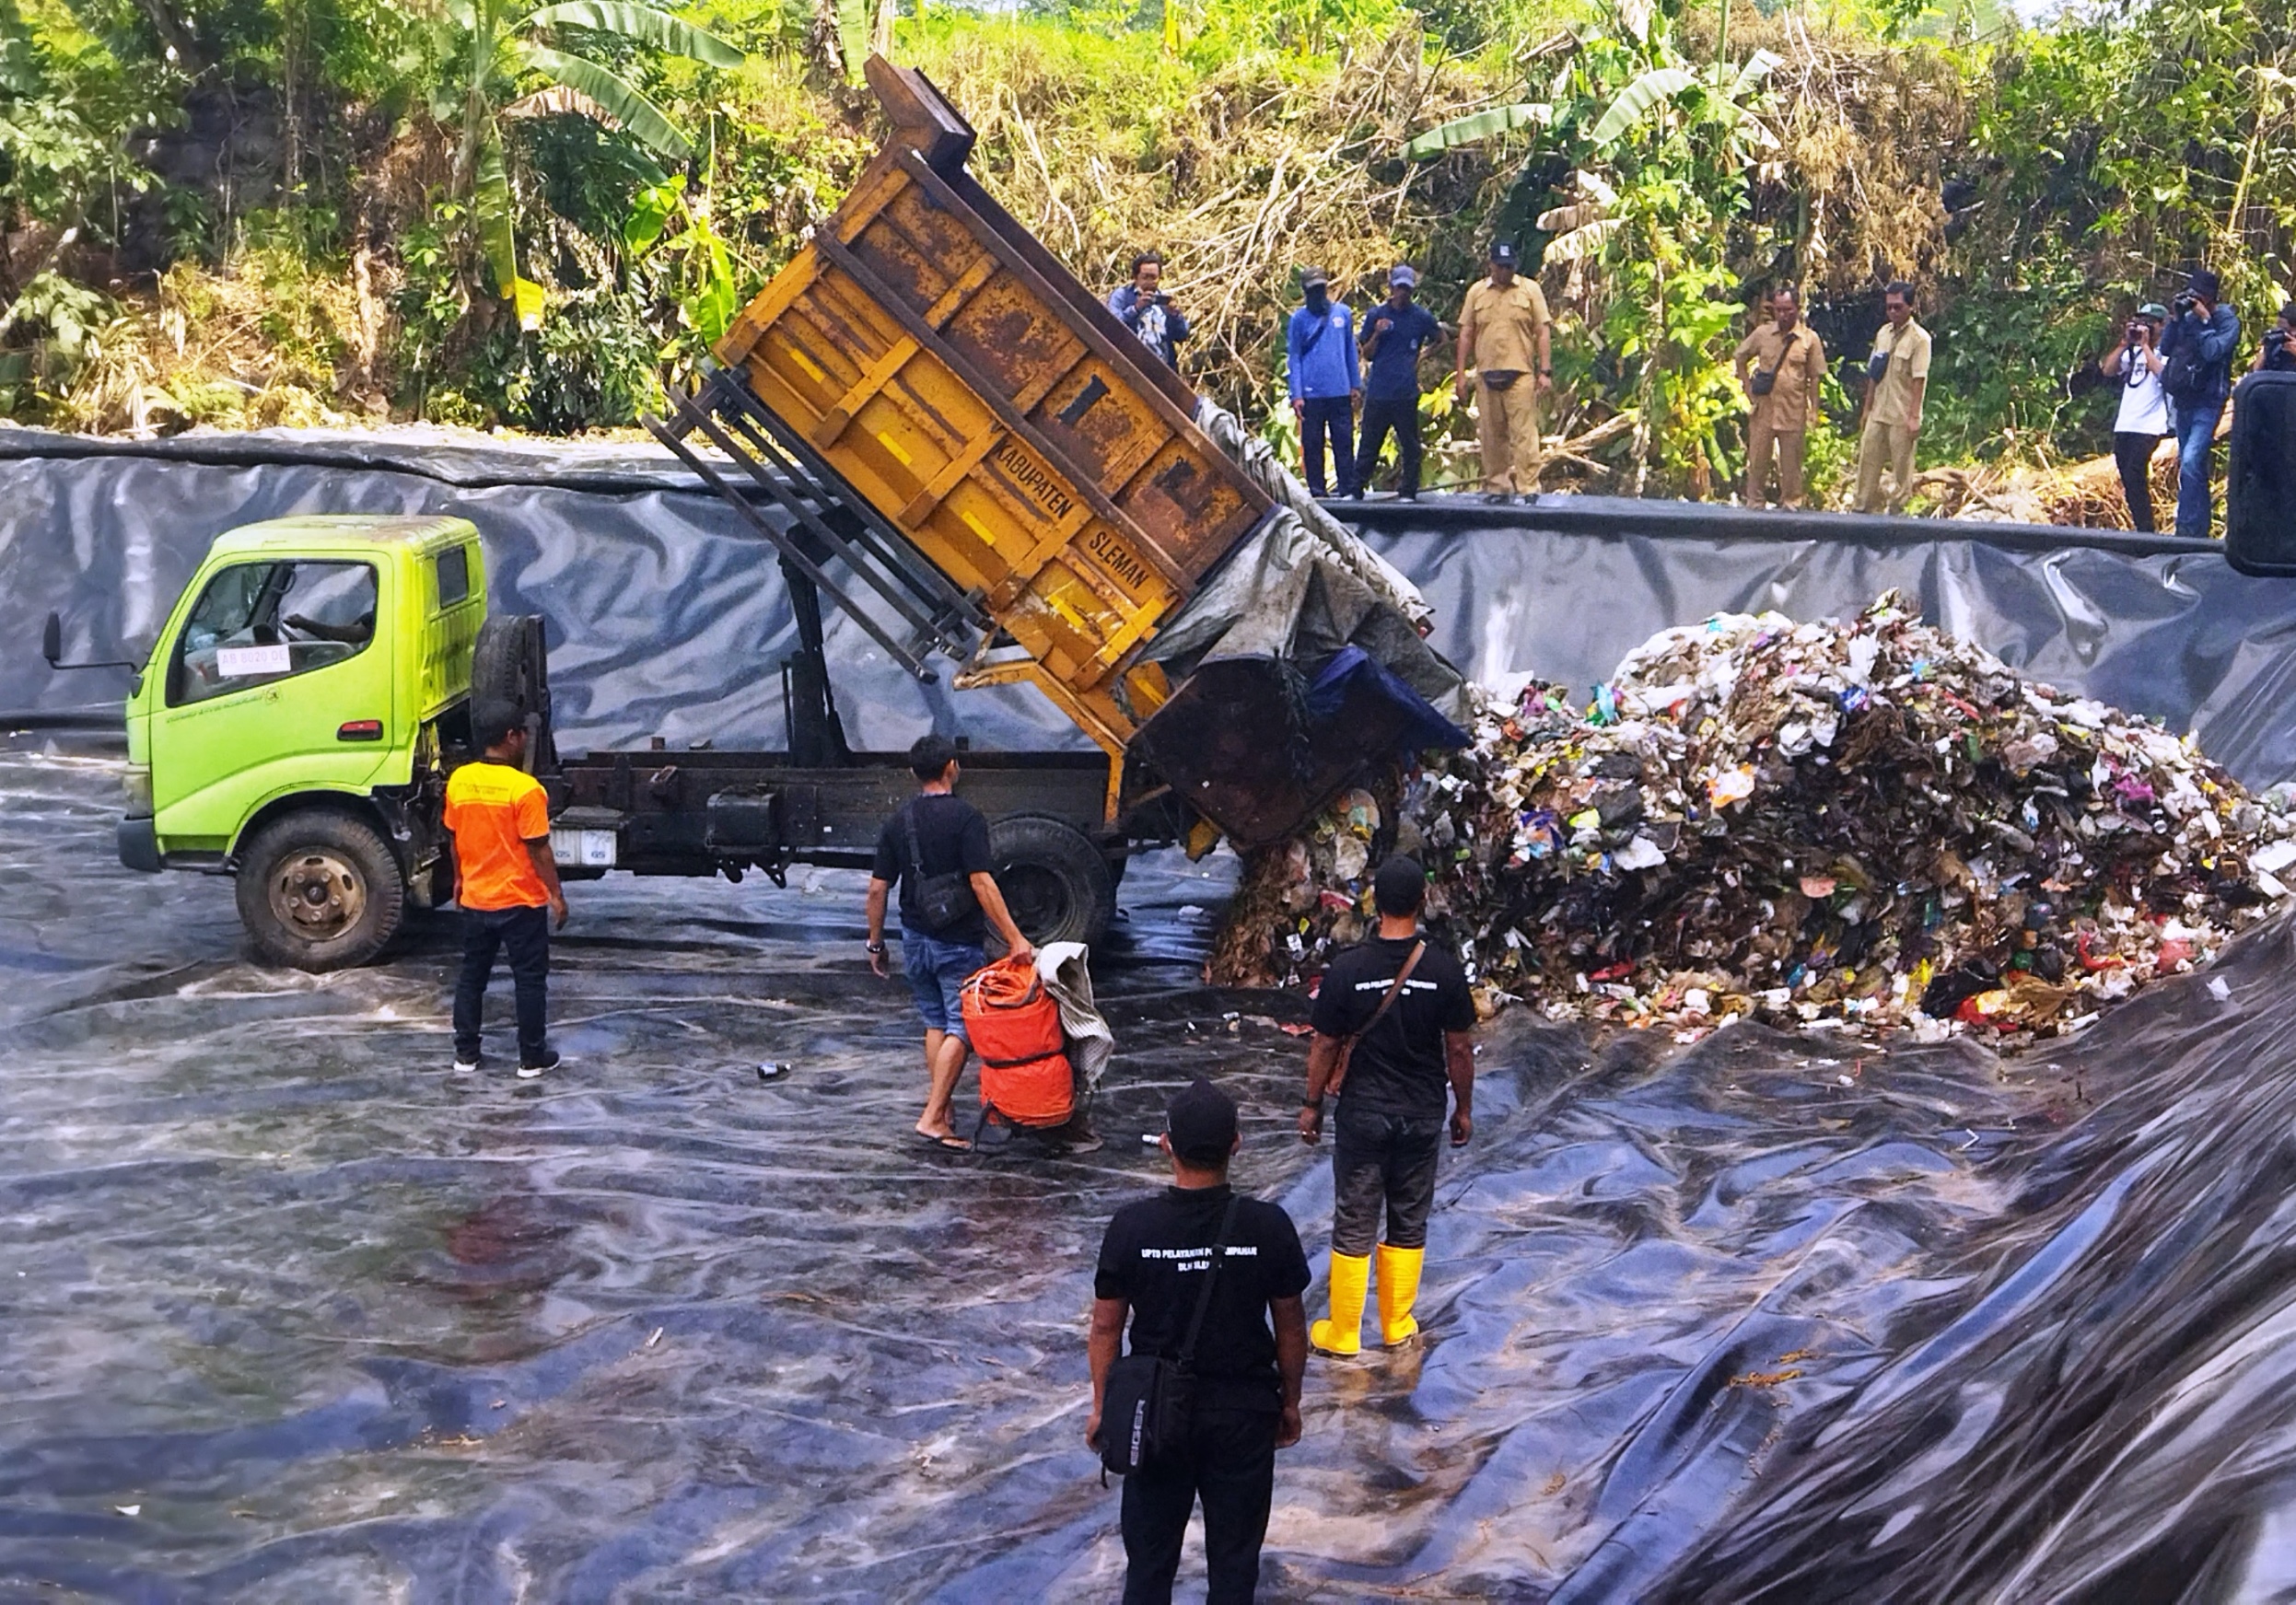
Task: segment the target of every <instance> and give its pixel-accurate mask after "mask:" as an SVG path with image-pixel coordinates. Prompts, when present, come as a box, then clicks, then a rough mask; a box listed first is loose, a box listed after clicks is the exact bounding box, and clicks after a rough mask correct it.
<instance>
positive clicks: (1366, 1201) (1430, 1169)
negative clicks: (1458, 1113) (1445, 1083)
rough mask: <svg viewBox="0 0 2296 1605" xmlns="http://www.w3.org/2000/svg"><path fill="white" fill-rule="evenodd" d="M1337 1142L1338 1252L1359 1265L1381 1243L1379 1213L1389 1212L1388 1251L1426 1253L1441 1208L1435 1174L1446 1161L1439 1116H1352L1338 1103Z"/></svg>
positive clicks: (1335, 1235)
mask: <svg viewBox="0 0 2296 1605" xmlns="http://www.w3.org/2000/svg"><path fill="white" fill-rule="evenodd" d="M1334 1123H1335V1124H1336V1126H1337V1128H1338V1134H1337V1137H1336V1139H1335V1141H1334V1144H1333V1146H1332V1252H1333V1253H1334V1254H1346V1255H1349V1256H1350V1257H1355V1258H1360V1257H1361V1256H1363V1255H1365V1254H1369V1252H1370V1251H1371V1250H1372V1247H1373V1246H1374V1245H1375V1244H1377V1243H1379V1242H1381V1240H1382V1239H1381V1237H1380V1209H1381V1205H1382V1204H1384V1205H1385V1206H1386V1211H1387V1236H1386V1238H1385V1239H1384V1240H1385V1241H1386V1243H1387V1244H1388V1245H1389V1246H1390V1247H1392V1248H1398V1249H1424V1248H1426V1247H1427V1217H1428V1212H1429V1211H1430V1210H1432V1209H1433V1208H1434V1207H1435V1167H1436V1162H1437V1161H1438V1160H1439V1159H1440V1158H1441V1157H1442V1153H1443V1121H1442V1117H1441V1116H1439V1115H1435V1116H1417V1115H1401V1114H1373V1113H1370V1112H1369V1111H1365V1112H1363V1113H1360V1114H1354V1115H1350V1114H1349V1113H1348V1112H1347V1099H1346V1095H1344V1094H1343V1095H1342V1096H1341V1098H1340V1099H1339V1119H1338V1120H1337V1122H1334Z"/></svg>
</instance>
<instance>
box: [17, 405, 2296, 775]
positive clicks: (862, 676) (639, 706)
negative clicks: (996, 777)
mask: <svg viewBox="0 0 2296 1605" xmlns="http://www.w3.org/2000/svg"><path fill="white" fill-rule="evenodd" d="M0 508H5V509H6V512H5V513H0V710H17V709H23V710H47V711H50V712H53V711H55V710H59V709H65V708H82V707H87V706H89V705H91V704H99V703H101V702H102V701H104V700H105V699H106V698H107V697H110V696H112V695H116V694H117V693H118V692H119V691H120V690H121V689H122V688H123V687H124V684H125V677H124V676H123V675H120V674H116V673H87V674H77V675H66V676H52V675H50V674H49V673H48V671H47V669H46V667H45V666H44V665H43V664H41V661H40V657H39V644H40V621H41V617H42V616H43V615H44V614H45V613H46V612H47V611H48V610H49V609H50V608H55V609H57V610H59V611H62V612H63V613H64V619H65V622H66V625H67V629H66V632H65V639H66V642H67V648H68V652H69V654H70V655H71V656H75V657H115V656H119V655H120V654H121V652H122V648H123V646H124V645H127V644H130V643H135V642H139V641H148V639H149V637H150V635H151V634H152V633H153V632H155V631H156V630H157V627H158V624H159V622H160V620H161V619H162V617H163V616H164V614H165V612H166V611H167V609H168V608H169V605H170V604H171V603H172V602H173V601H174V599H175V597H176V595H177V593H178V592H179V591H180V589H181V587H182V584H183V582H184V580H185V579H186V578H187V577H188V576H189V575H190V573H191V570H192V567H193V566H194V565H195V564H197V562H198V561H199V559H200V557H201V556H202V555H203V554H204V552H205V551H206V547H207V543H208V541H210V540H212V539H213V538H214V537H215V536H216V534H218V533H220V532H221V531H222V530H224V529H228V528H230V527H232V526H234V525H236V524H241V523H246V522H249V521H251V520H252V519H256V518H273V517H277V516H280V515H283V514H286V513H293V512H309V511H321V510H348V511H386V510H404V511H419V512H459V513H462V514H464V515H466V516H468V517H470V518H473V519H475V520H476V521H477V523H478V524H479V526H480V528H481V529H483V530H484V533H485V536H486V541H487V552H488V556H489V562H490V564H491V565H492V568H493V573H492V575H491V576H490V583H491V586H492V587H493V590H494V595H495V604H496V606H497V607H498V608H508V609H512V610H516V611H537V612H541V613H543V614H544V615H545V616H546V617H548V619H549V620H550V629H551V645H552V659H551V679H552V683H553V686H554V688H555V689H556V690H557V691H558V706H559V714H560V722H561V726H562V728H563V730H564V731H565V735H566V737H567V739H568V740H569V741H570V742H571V743H572V745H573V746H575V747H577V748H578V747H583V746H589V747H607V746H619V745H626V744H630V743H634V742H639V741H642V740H643V739H645V738H647V737H648V736H656V735H659V736H664V737H666V738H668V739H670V743H671V744H672V745H673V746H675V745H682V744H683V743H685V742H686V741H689V740H694V739H712V740H715V741H717V744H718V745H720V746H774V747H777V746H779V745H780V744H781V740H782V734H781V717H780V705H781V704H780V690H779V676H778V665H779V663H780V660H781V657H783V656H784V655H785V654H786V653H787V652H788V651H790V650H792V649H793V648H794V646H795V645H796V633H795V629H794V626H793V625H792V623H791V621H790V618H789V611H788V608H787V603H786V601H785V599H784V597H783V593H782V589H781V582H780V576H779V573H778V571H777V569H776V568H775V565H774V564H773V562H772V561H771V553H770V552H766V551H765V550H764V549H763V546H762V544H761V543H760V542H759V541H757V540H756V539H755V538H754V537H753V536H748V535H745V534H744V533H743V532H742V531H741V529H740V520H739V519H738V518H737V517H736V516H735V515H734V514H733V513H732V511H731V510H730V509H728V508H727V507H725V506H722V505H721V504H719V503H718V502H717V500H716V498H715V497H714V496H713V495H712V494H710V493H708V492H707V491H705V490H704V489H702V488H701V487H699V486H698V485H696V484H695V483H694V482H693V479H692V477H691V476H690V475H688V474H686V473H685V472H684V471H682V470H678V469H676V468H675V467H674V465H672V464H671V461H670V459H669V458H668V457H667V455H666V454H661V453H656V452H651V451H648V450H647V449H645V448H635V447H632V448H624V447H609V448H586V447H570V446H532V447H522V448H510V447H507V446H506V447H502V448H472V447H471V446H469V445H467V444H465V443H462V442H460V441H457V442H455V443H452V444H440V443H431V442H427V441H425V440H424V439H422V438H420V437H419V436H418V437H413V438H410V437H409V436H406V435H404V434H384V435H376V436H361V435H355V434H345V435H336V434H316V433H292V432H277V433H270V434H261V435H243V436H189V437H182V438H179V439H175V440H167V441H157V442H146V443H120V442H109V441H91V440H86V439H82V438H79V437H75V436H55V435H49V434H45V433H42V432H39V431H30V430H0ZM1338 510H1339V511H1341V512H1342V513H1343V514H1344V515H1345V516H1346V517H1347V518H1349V519H1351V520H1352V521H1354V522H1357V523H1358V524H1359V525H1360V526H1361V528H1362V529H1363V531H1364V533H1365V535H1366V537H1367V538H1368V539H1369V541H1371V543H1372V544H1373V545H1374V546H1376V547H1378V548H1379V549H1380V550H1381V552H1383V553H1384V554H1385V555H1386V556H1387V557H1388V558H1390V559H1391V560H1392V561H1393V562H1394V563H1395V564H1397V565H1398V566H1399V567H1401V568H1402V569H1403V570H1404V573H1405V574H1407V575H1408V576H1410V577H1411V578H1412V579H1413V580H1414V581H1416V583H1417V584H1418V585H1419V586H1420V587H1421V588H1422V589H1423V590H1424V591H1425V592H1426V593H1427V595H1428V599H1429V600H1430V601H1432V602H1433V603H1434V604H1435V607H1436V610H1437V613H1436V632H1435V634H1434V636H1433V637H1432V640H1433V644H1434V645H1435V646H1436V648H1437V649H1438V650H1439V651H1440V652H1441V653H1442V654H1443V655H1444V656H1445V657H1449V658H1450V659H1451V661H1452V662H1454V663H1456V664H1458V665H1459V666H1460V667H1461V668H1463V669H1466V670H1467V671H1468V672H1469V673H1470V674H1471V675H1473V676H1474V677H1476V678H1478V679H1482V680H1495V679H1498V678H1500V677H1503V676H1505V675H1508V674H1509V673H1525V672H1533V671H1535V672H1536V673H1538V674H1540V675H1542V676H1544V677H1545V678H1547V679H1551V680H1566V681H1568V682H1570V683H1573V684H1578V685H1591V683H1592V682H1593V681H1595V680H1599V679H1601V678H1602V677H1603V676H1604V675H1607V674H1608V673H1610V671H1611V670H1612V669H1614V667H1615V666H1616V665H1617V662H1618V660H1619V659H1620V658H1621V657H1624V656H1625V654H1626V652H1627V651H1628V650H1630V649H1631V648H1633V647H1635V646H1637V645H1640V644H1641V643H1642V642H1643V641H1644V640H1645V639H1647V638H1648V637H1649V635H1650V634H1653V633H1654V632H1656V631H1658V630H1661V629H1664V628H1666V627H1668V626H1670V625H1673V624H1680V623H1686V622H1696V621H1697V620H1699V619H1702V618H1704V617H1706V616H1707V615H1708V614H1710V613H1714V612H1718V611H1726V610H1741V611H1758V610H1760V609H1763V608H1776V609H1777V610H1778V611H1781V612H1784V613H1787V614H1789V616H1793V617H1797V618H1813V617H1825V616H1838V615H1842V614H1845V613H1848V612H1854V611H1857V610H1859V609H1860V608H1862V607H1864V606H1865V605H1866V604H1867V603H1868V602H1871V600H1872V599H1873V598H1874V596H1875V595H1876V594H1877V593H1879V592H1880V591H1881V590H1882V589H1883V588H1885V587H1893V586H1894V587H1899V588H1901V589H1903V590H1904V591H1905V592H1906V595H1907V596H1908V597H1910V598H1911V599H1913V600H1914V601H1915V603H1916V604H1917V606H1918V607H1919V608H1920V610H1921V612H1922V616H1923V617H1924V618H1925V619H1927V620H1928V621H1929V622H1934V623H1937V624H1940V625H1941V626H1943V627H1944V628H1946V629H1948V630H1951V631H1953V632H1954V633H1956V634H1963V635H1965V636H1967V637H1969V638H1970V639H1973V640H1976V641H1980V642H1983V643H1984V644H1985V645H1987V646H1988V647H1990V648H1992V649H1993V650H1994V651H1996V652H1998V653H1999V654H2000V655H2001V656H2002V657H2005V658H2006V659H2008V660H2009V661H2010V663H2011V664H2014V665H2017V666H2020V667H2022V668H2025V669H2030V670H2031V671H2032V673H2034V675H2035V676H2036V677H2037V678H2040V679H2043V680H2049V681H2052V682H2054V683H2056V684H2057V685H2059V686H2061V687H2064V688H2065V689H2068V690H2076V691H2079V692H2083V693H2085V694H2087V695H2090V696H2094V697H2097V698H2100V699H2102V700H2104V701H2106V702H2109V703H2112V704H2115V705H2117V706H2120V707H2125V708H2128V709H2131V710H2133V711H2136V712H2139V713H2145V714H2150V715H2156V716H2158V717H2160V718H2162V719H2163V720H2165V721H2166V722H2167V723H2168V724H2169V726H2170V727H2172V728H2174V729H2177V730H2179V731H2185V730H2191V731H2194V732H2196V733H2197V735H2198V736H2199V738H2200V741H2201V744H2202V746H2203V748H2204V749H2205V750H2207V751H2208V752H2209V755H2210V756H2211V757H2213V758H2215V759H2217V760H2218V761H2219V762H2222V763H2223V764H2225V765H2226V767H2228V768H2229V769H2231V770H2232V773H2234V774H2236V775H2237V776H2239V777H2240V778H2241V780H2243V781H2244V782H2245V783H2246V784H2248V785H2268V784H2270V783H2272V782H2274V781H2278V780H2281V779H2285V778H2288V777H2290V776H2291V775H2296V716H2291V715H2290V713H2289V712H2288V704H2290V699H2291V696H2292V695H2296V582H2291V581H2287V580H2270V579H2251V578H2245V577H2243V576H2240V575H2237V574H2235V573H2233V572H2232V568H2231V567H2230V566H2229V565H2228V564H2226V563H2225V562H2224V561H2223V558H2222V556H2221V554H2220V549H2218V548H2217V547H2216V546H2214V545H2213V544H2211V543H2209V542H2207V541H2177V540H2174V539H2173V538H2161V537H2153V536H2133V535H2114V534H2109V533H2101V532H2095V531H2083V530H2069V529H2065V530H2059V529H2043V528H2039V527H2035V526H2030V525H2000V524H1992V525H1977V524H1949V523H1941V522H1938V521H1935V520H1925V519H1908V518H1847V517H1842V516H1836V515H1825V514H1793V513H1780V512H1762V513H1757V512H1748V511H1744V510H1742V509H1737V508H1729V507H1709V506H1696V505H1691V504H1672V503H1651V502H1634V501H1617V500H1609V499H1605V498H1599V497H1573V496H1546V497H1542V498H1540V499H1539V501H1538V503H1537V504H1536V505H1532V506H1513V507H1503V508H1501V507H1485V506H1481V505H1479V504H1477V503H1474V502H1472V501H1468V500H1465V499H1460V500H1457V501H1445V500H1444V499H1441V498H1430V499H1428V500H1427V501H1423V502H1420V503H1417V504H1416V505H1405V504H1402V503H1396V502H1372V503H1368V504H1364V505H1362V506H1356V505H1353V504H1346V505H1342V506H1339V508H1338ZM829 650H830V660H831V662H832V664H833V666H834V668H835V669H836V672H837V675H838V690H839V700H840V706H841V708H843V709H845V712H846V716H847V718H848V721H849V728H850V730H851V733H852V735H853V738H854V740H855V744H856V745H857V746H860V747H865V748H870V749H875V750H889V749H893V748H897V747H901V746H904V745H906V744H907V742H908V741H910V740H911V739H914V738H915V736H916V735H918V734H919V733H921V732H922V731H923V730H924V729H926V728H927V727H933V726H936V725H937V726H938V727H939V728H941V729H944V730H949V731H956V730H962V731H963V732H965V733H967V734H968V735H970V736H972V737H973V739H975V740H977V741H978V742H980V744H982V745H984V746H995V747H1001V748H1008V749H1026V748H1047V747H1065V746H1081V745H1082V744H1083V740H1082V738H1081V737H1079V736H1078V734H1077V733H1076V731H1075V730H1074V728H1073V727H1071V726H1070V725H1069V724H1068V723H1067V721H1066V719H1064V718H1062V717H1061V716H1060V715H1058V714H1057V713H1056V712H1055V711H1054V709H1053V708H1052V707H1051V705H1050V704H1047V703H1045V702H1044V701H1043V698H1041V697H1040V696H1038V695H1037V694H1036V693H1035V692H1030V691H1023V690H1018V689H1008V690H1000V691H993V692H966V693H964V694H963V695H962V696H959V695H955V694H953V693H951V692H950V691H949V690H948V689H947V686H946V684H945V683H943V684H941V685H938V686H919V685H917V684H916V683H915V681H913V680H910V679H909V677H908V676H907V675H905V674H904V673H903V671H902V670H901V669H900V668H899V667H898V666H897V665H895V664H893V663H892V662H891V661H890V660H889V659H888V658H887V657H885V655H884V653H883V652H882V651H880V649H878V647H877V646H876V645H875V644H874V643H872V642H871V641H869V640H868V637H867V636H866V635H865V634H863V633H862V632H861V631H860V630H858V629H857V628H856V627H854V626H853V625H852V624H851V623H850V622H847V621H844V620H842V619H834V618H833V622H832V624H831V629H830V641H829ZM944 679H945V677H944Z"/></svg>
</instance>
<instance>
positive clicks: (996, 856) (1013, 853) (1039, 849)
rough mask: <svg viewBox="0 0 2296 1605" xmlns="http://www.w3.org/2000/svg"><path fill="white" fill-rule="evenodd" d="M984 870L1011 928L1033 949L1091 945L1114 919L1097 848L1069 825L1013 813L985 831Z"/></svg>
mask: <svg viewBox="0 0 2296 1605" xmlns="http://www.w3.org/2000/svg"><path fill="white" fill-rule="evenodd" d="M988 855H989V866H990V871H991V873H993V874H994V875H995V876H996V889H997V890H999V891H1001V892H1003V893H1004V894H1005V906H1006V907H1007V908H1008V909H1009V910H1010V911H1011V912H1012V921H1013V924H1015V925H1019V926H1020V930H1021V934H1022V935H1024V936H1027V937H1028V938H1029V940H1030V941H1031V942H1033V943H1035V944H1036V945H1037V946H1038V947H1043V945H1044V944H1045V943H1047V942H1084V943H1088V944H1090V943H1097V942H1099V941H1100V939H1101V937H1102V936H1106V935H1107V934H1108V922H1109V921H1110V920H1112V919H1113V918H1114V917H1115V914H1116V883H1115V878H1114V877H1113V876H1112V875H1110V874H1109V872H1108V860H1107V859H1106V858H1105V857H1103V856H1102V855H1101V850H1100V848H1098V847H1097V846H1095V845H1093V843H1092V842H1091V840H1090V838H1089V837H1087V836H1086V835H1085V833H1084V832H1081V831H1079V830H1078V829H1077V828H1076V827H1075V826H1074V825H1070V824H1066V823H1064V822H1063V821H1061V820H1055V819H1051V818H1048V817H1046V816H1044V815H1043V814H1015V815H1012V816H1009V817H1008V818H1006V819H1001V820H997V821H996V823H995V824H992V825H991V826H989V828H988Z"/></svg>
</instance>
